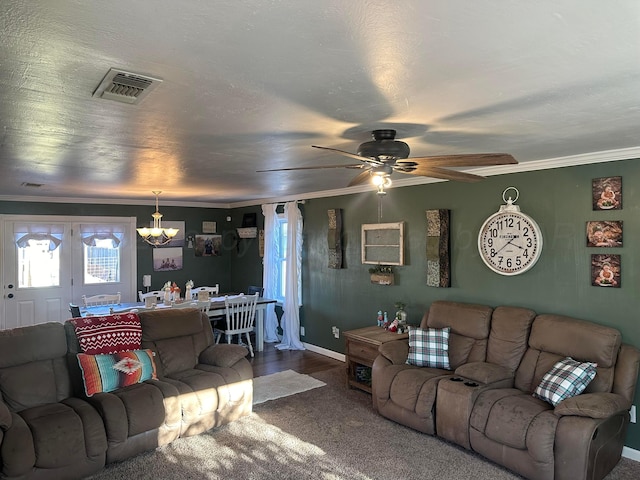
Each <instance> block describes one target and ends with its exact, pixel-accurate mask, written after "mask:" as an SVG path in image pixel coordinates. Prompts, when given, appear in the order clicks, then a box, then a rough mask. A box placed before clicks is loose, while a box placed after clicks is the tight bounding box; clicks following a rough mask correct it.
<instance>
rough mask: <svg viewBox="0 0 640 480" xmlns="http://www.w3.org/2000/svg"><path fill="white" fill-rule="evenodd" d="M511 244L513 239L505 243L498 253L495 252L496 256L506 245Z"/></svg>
mask: <svg viewBox="0 0 640 480" xmlns="http://www.w3.org/2000/svg"><path fill="white" fill-rule="evenodd" d="M511 242H513V238H511V239H509V241H508V242H507V243H505V244H504V245H503V246H501V247H500V248H499V249H498V251H497V252H496V255H497V254H499V253H500V252H501V251H502V249H503V248H505V247H506V246H507V245H509V244H510V243H511Z"/></svg>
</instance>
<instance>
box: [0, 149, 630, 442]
mask: <svg viewBox="0 0 640 480" xmlns="http://www.w3.org/2000/svg"><path fill="white" fill-rule="evenodd" d="M618 175H619V176H622V179H623V180H622V182H623V209H622V210H616V211H597V212H594V211H592V207H591V181H592V179H593V178H597V177H608V176H618ZM509 186H515V187H517V188H518V189H519V190H520V199H519V200H518V204H519V205H520V206H521V208H522V211H523V212H525V213H527V214H529V215H530V216H532V217H533V218H534V219H535V220H536V221H537V222H538V224H539V225H540V227H541V228H542V231H543V234H544V248H543V253H542V256H541V258H540V260H539V261H538V263H537V264H536V265H535V266H534V267H533V269H531V270H530V271H528V272H526V273H524V274H522V275H519V276H514V277H504V276H501V275H498V274H495V273H493V272H492V271H490V270H489V269H488V268H487V267H486V266H485V265H484V264H483V263H482V261H481V260H480V257H479V255H478V252H477V246H476V245H477V234H478V231H479V229H480V226H481V225H482V223H483V222H484V220H485V219H486V218H487V217H488V216H489V215H491V214H492V213H494V212H496V211H497V210H498V207H499V205H501V204H502V203H503V202H502V192H503V190H504V189H505V188H506V187H509ZM638 186H640V163H639V162H638V161H636V160H628V161H619V162H610V163H601V164H595V165H590V166H580V167H570V168H561V169H553V170H545V171H538V172H531V173H521V174H512V175H502V176H498V177H490V178H488V179H487V180H485V181H483V182H481V183H478V184H461V183H454V182H446V183H436V184H429V185H421V186H415V187H404V188H392V189H390V190H389V194H388V195H387V196H386V197H384V198H383V200H382V222H397V221H404V222H405V239H406V241H405V254H406V257H405V259H406V265H405V266H402V267H397V268H396V269H395V274H396V284H395V285H393V286H380V285H372V284H371V283H370V279H369V273H368V266H367V265H362V264H361V263H360V227H361V225H362V224H363V223H376V222H377V221H378V197H377V196H376V195H375V193H373V192H372V193H362V194H354V195H345V196H340V197H331V198H324V199H312V200H308V201H307V202H306V204H304V205H302V206H301V209H302V211H303V216H304V242H305V246H304V252H303V303H304V305H303V308H302V310H301V323H302V325H303V326H304V327H305V330H306V332H305V333H306V335H305V337H303V340H304V341H305V342H308V343H310V344H313V345H317V346H320V347H323V348H326V349H329V350H333V351H337V352H344V340H343V338H342V337H340V338H339V339H335V338H334V337H333V336H332V334H331V327H332V326H334V325H335V326H337V327H338V328H340V330H341V331H344V330H349V329H353V328H358V327H362V326H367V325H373V324H375V319H376V313H377V311H378V310H379V309H382V310H387V311H388V312H389V313H390V314H392V313H393V312H394V311H395V309H394V306H393V304H394V303H395V302H397V301H402V302H403V303H405V304H406V305H407V308H406V310H407V312H408V314H409V321H410V322H413V323H417V322H419V320H420V318H421V317H422V314H423V313H424V311H425V310H426V309H427V308H428V306H429V305H430V304H431V302H433V301H434V300H443V299H444V300H456V301H463V302H477V303H484V304H489V305H493V306H497V305H517V306H524V307H529V308H532V309H534V310H536V311H537V312H540V313H542V312H549V313H558V314H565V315H570V316H574V317H578V318H582V319H585V320H590V321H594V322H597V323H600V324H604V325H610V326H613V327H615V328H618V329H619V330H620V331H621V332H622V335H623V338H624V341H625V342H627V343H630V344H632V345H635V346H637V347H640V328H639V327H638V321H637V319H636V317H637V312H638V310H639V307H640V301H639V295H638V292H640V284H639V283H640V267H639V262H640V249H639V248H638V247H637V246H636V245H637V244H638V242H639V239H640V225H639V222H638V220H637V219H638V218H640V192H639V189H638ZM330 208H341V209H342V211H343V225H344V236H343V241H344V267H345V268H343V269H340V270H334V269H330V268H328V267H327V264H328V258H327V250H328V248H327V230H328V216H327V210H328V209H330ZM439 208H443V209H449V210H451V276H452V286H451V288H434V287H427V286H426V255H425V250H426V216H425V211H426V210H431V209H439ZM160 211H161V212H162V213H163V214H164V219H166V220H185V222H186V231H187V235H189V234H196V233H200V232H201V222H202V221H216V222H218V224H217V225H218V231H219V232H220V233H221V234H222V235H223V252H222V255H221V256H220V257H202V258H195V257H194V256H192V255H191V254H190V251H189V250H187V249H185V252H184V270H182V271H178V272H171V273H162V274H161V273H152V272H151V273H152V278H153V287H154V288H156V287H160V286H161V284H162V283H164V281H166V280H169V279H171V280H175V281H176V282H177V283H178V284H179V285H183V284H184V282H186V280H188V279H189V278H191V279H193V280H194V283H196V285H198V284H205V283H220V286H221V289H222V290H223V291H243V290H244V289H246V287H247V286H248V285H262V259H261V257H260V256H259V252H258V239H257V238H256V239H242V240H239V241H238V240H237V239H236V237H235V234H234V230H235V228H236V227H239V226H241V225H242V216H243V214H244V213H252V212H255V213H257V220H258V227H259V228H262V226H263V224H264V222H263V217H262V214H261V208H260V207H259V206H255V207H245V208H237V209H233V210H230V211H229V210H224V209H208V208H205V209H203V208H180V207H161V208H160ZM152 212H153V207H152V206H149V205H146V206H128V205H82V204H77V205H70V204H55V203H18V202H0V213H7V214H9V213H20V214H43V215H44V214H48V215H112V216H136V217H137V219H138V225H142V224H145V223H147V222H149V220H151V213H152ZM227 215H230V216H231V221H230V222H227V220H226V217H227ZM608 219H610V220H622V221H623V222H624V246H623V247H622V248H615V249H602V248H587V247H586V237H585V229H586V222H587V221H588V220H608ZM604 252H610V253H615V254H620V255H621V258H622V288H619V289H618V288H615V289H614V288H599V287H592V286H591V284H590V283H591V282H590V278H589V276H590V255H591V254H594V253H604ZM150 270H151V247H148V246H147V245H146V244H144V243H142V242H140V241H139V243H138V277H139V278H138V288H141V285H140V284H141V282H142V275H143V274H145V273H149V272H150ZM187 277H189V278H187ZM639 399H640V395H639V394H638V392H636V400H635V402H634V403H635V404H636V405H638V406H640V405H639V403H640V401H639ZM626 443H627V445H628V446H629V447H631V448H634V449H640V427H638V425H637V424H636V425H631V426H630V428H629V433H628V437H627V442H626Z"/></svg>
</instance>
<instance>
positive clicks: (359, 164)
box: [256, 163, 364, 173]
mask: <svg viewBox="0 0 640 480" xmlns="http://www.w3.org/2000/svg"><path fill="white" fill-rule="evenodd" d="M322 168H364V165H363V164H361V163H357V164H351V165H319V166H316V167H289V168H274V169H271V170H256V172H257V173H263V172H285V171H289V170H319V169H322Z"/></svg>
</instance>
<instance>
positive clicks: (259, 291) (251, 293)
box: [247, 285, 264, 297]
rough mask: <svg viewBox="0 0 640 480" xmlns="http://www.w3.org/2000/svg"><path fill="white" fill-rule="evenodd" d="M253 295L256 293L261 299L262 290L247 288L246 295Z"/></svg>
mask: <svg viewBox="0 0 640 480" xmlns="http://www.w3.org/2000/svg"><path fill="white" fill-rule="evenodd" d="M254 293H257V294H258V296H259V297H262V296H263V295H264V288H262V287H257V286H256V285H250V286H249V287H247V295H253V294H254Z"/></svg>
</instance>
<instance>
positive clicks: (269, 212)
mask: <svg viewBox="0 0 640 480" xmlns="http://www.w3.org/2000/svg"><path fill="white" fill-rule="evenodd" d="M276 207H277V205H274V204H271V205H262V214H263V215H264V257H263V259H262V262H263V269H262V287H263V288H264V293H263V295H264V297H265V298H276V295H277V292H276V288H277V285H278V278H277V276H278V269H277V268H276V259H277V258H278V242H277V238H278V237H277V232H276ZM264 341H265V342H267V343H275V342H277V341H278V317H276V312H275V306H274V304H273V303H269V304H268V305H267V309H266V311H265V316H264Z"/></svg>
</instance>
